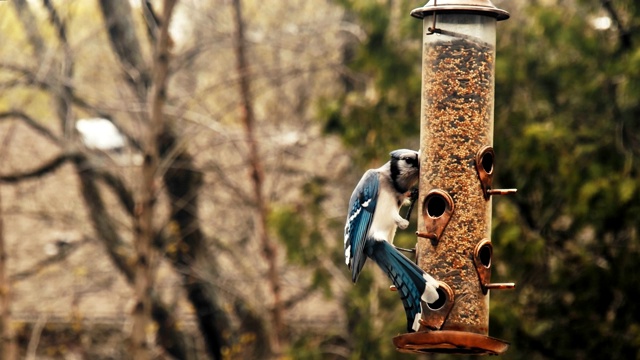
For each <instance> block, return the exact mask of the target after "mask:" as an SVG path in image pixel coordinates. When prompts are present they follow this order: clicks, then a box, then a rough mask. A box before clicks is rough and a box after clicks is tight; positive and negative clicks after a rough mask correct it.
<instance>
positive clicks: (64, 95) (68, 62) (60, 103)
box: [42, 0, 74, 140]
mask: <svg viewBox="0 0 640 360" xmlns="http://www.w3.org/2000/svg"><path fill="white" fill-rule="evenodd" d="M42 1H43V4H44V7H45V8H46V9H47V12H48V13H49V20H50V21H51V23H52V24H53V27H54V28H55V29H56V35H57V36H58V40H59V41H60V43H61V44H62V49H63V54H64V57H63V59H62V79H63V80H62V81H60V82H59V83H58V84H57V86H56V89H55V90H56V92H57V96H55V97H54V98H55V101H56V107H57V112H58V118H59V120H60V125H61V128H62V132H63V134H64V138H65V139H66V140H69V139H71V138H72V131H73V124H74V121H73V115H72V107H71V99H72V97H73V89H72V85H71V79H72V78H73V71H74V63H73V56H72V54H71V47H70V46H69V41H68V39H67V26H66V24H65V22H64V21H63V20H62V19H61V18H60V15H58V11H57V10H56V8H55V7H54V6H53V4H52V3H51V1H50V0H42Z"/></svg>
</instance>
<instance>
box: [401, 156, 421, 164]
mask: <svg viewBox="0 0 640 360" xmlns="http://www.w3.org/2000/svg"><path fill="white" fill-rule="evenodd" d="M403 160H404V161H405V162H406V163H407V164H409V165H411V166H417V165H418V161H417V159H415V158H411V157H408V158H404V159H403Z"/></svg>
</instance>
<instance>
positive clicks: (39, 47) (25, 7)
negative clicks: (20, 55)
mask: <svg viewBox="0 0 640 360" xmlns="http://www.w3.org/2000/svg"><path fill="white" fill-rule="evenodd" d="M12 3H13V6H14V7H15V9H16V14H17V15H18V20H19V21H20V23H21V24H22V27H23V28H24V30H25V32H26V33H27V38H28V39H29V42H30V43H31V46H32V47H33V53H34V54H36V55H40V54H43V53H44V41H43V40H42V36H40V32H39V31H38V29H37V24H38V22H37V21H36V18H35V16H33V13H32V12H31V10H29V4H27V1H26V0H14V1H12Z"/></svg>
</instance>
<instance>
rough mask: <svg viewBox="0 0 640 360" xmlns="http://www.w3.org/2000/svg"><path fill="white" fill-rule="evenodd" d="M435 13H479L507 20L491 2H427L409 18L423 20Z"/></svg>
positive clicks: (465, 0)
mask: <svg viewBox="0 0 640 360" xmlns="http://www.w3.org/2000/svg"><path fill="white" fill-rule="evenodd" d="M436 11H438V12H440V11H442V12H476V13H477V12H479V13H485V14H487V15H490V16H494V17H495V18H496V20H498V21H500V20H506V19H508V18H509V13H508V12H506V11H505V10H502V9H498V8H497V7H496V6H495V5H493V3H491V0H429V2H428V3H427V4H426V5H425V6H423V7H420V8H417V9H413V10H411V16H413V17H415V18H418V19H424V17H425V16H427V15H429V14H430V13H433V12H436Z"/></svg>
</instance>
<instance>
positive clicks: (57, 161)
mask: <svg viewBox="0 0 640 360" xmlns="http://www.w3.org/2000/svg"><path fill="white" fill-rule="evenodd" d="M77 156H78V154H77V153H67V154H60V155H58V156H56V157H55V158H53V159H51V160H49V161H48V162H46V163H44V164H43V165H41V166H39V167H37V168H35V169H32V170H28V171H25V172H22V173H16V174H10V175H0V183H8V184H11V183H17V182H20V181H24V180H28V179H33V178H39V177H43V176H45V175H47V174H49V173H51V172H53V171H55V170H57V169H58V168H59V167H61V166H62V165H64V164H65V163H66V162H67V161H69V160H72V159H74V158H76V157H77Z"/></svg>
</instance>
